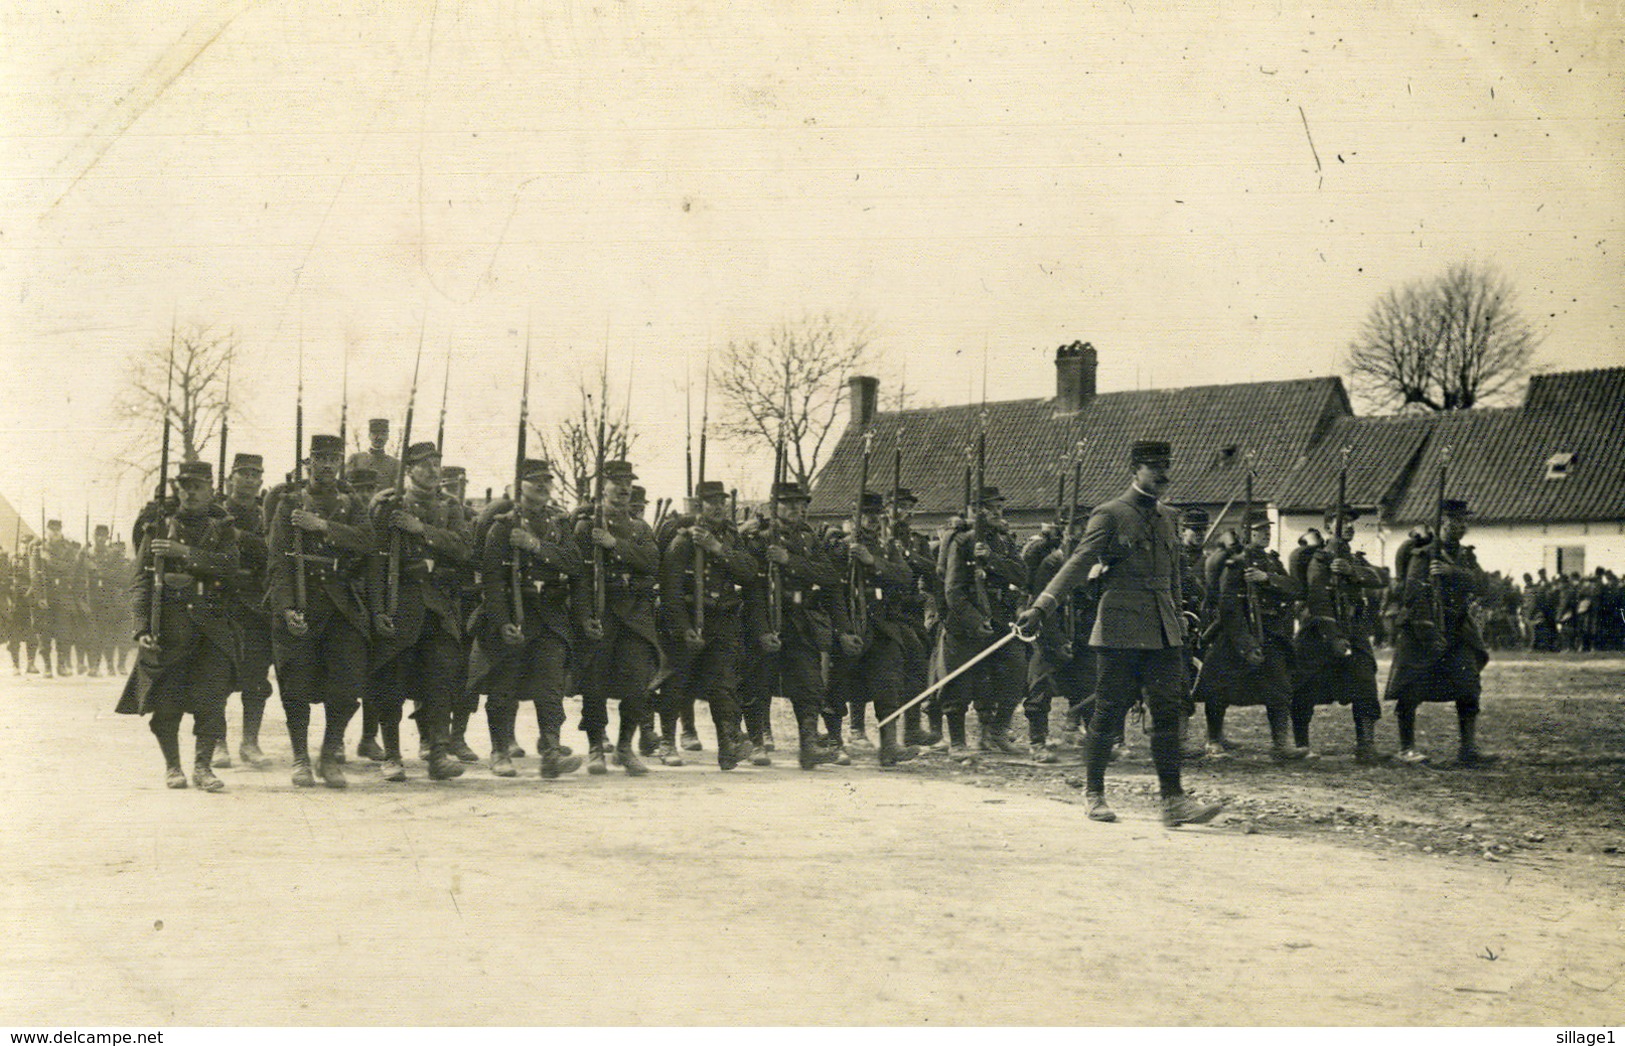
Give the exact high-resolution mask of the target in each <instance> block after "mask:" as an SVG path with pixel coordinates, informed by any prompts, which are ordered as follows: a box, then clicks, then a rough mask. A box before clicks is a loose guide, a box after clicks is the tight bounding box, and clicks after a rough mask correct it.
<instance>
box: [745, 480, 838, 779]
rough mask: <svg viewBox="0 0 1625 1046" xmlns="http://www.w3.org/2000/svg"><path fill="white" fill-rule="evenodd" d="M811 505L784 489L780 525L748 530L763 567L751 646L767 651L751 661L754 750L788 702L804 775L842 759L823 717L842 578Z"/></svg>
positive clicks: (749, 611)
mask: <svg viewBox="0 0 1625 1046" xmlns="http://www.w3.org/2000/svg"><path fill="white" fill-rule="evenodd" d="M808 500H809V498H808V496H807V493H806V491H804V490H803V489H802V487H801V484H799V483H796V482H792V481H785V482H781V483H779V484H778V485H777V486H776V488H775V490H774V492H773V502H774V503H775V504H776V505H777V510H776V518H773V519H767V520H763V519H759V518H753V519H750V520H747V521H746V522H745V524H744V526H743V527H741V528H740V531H741V534H742V535H743V536H744V537H745V539H746V543H747V547H749V548H750V550H751V553H752V555H753V556H754V557H755V559H756V578H755V580H754V582H753V583H752V584H751V586H750V589H749V600H748V604H747V606H746V612H745V618H746V637H745V638H746V641H747V643H755V645H756V650H757V651H760V653H753V656H752V657H750V658H748V659H746V662H745V664H746V666H747V669H746V677H745V681H744V687H743V689H742V703H743V705H744V713H745V725H746V729H747V731H748V732H749V734H750V739H751V742H752V743H753V744H755V745H762V746H764V747H765V744H764V740H765V736H766V732H767V730H768V727H769V715H770V714H771V700H772V697H773V695H774V694H779V695H781V696H783V697H784V698H786V699H787V700H788V701H789V702H790V707H791V708H792V709H793V710H794V713H795V717H796V728H797V732H798V733H799V735H800V761H801V768H802V769H803V770H814V769H816V768H818V767H819V766H821V765H823V764H825V763H833V762H835V761H836V759H837V756H838V753H837V751H836V750H835V749H834V748H831V747H829V746H827V745H823V744H820V743H819V740H818V717H819V713H820V712H821V711H822V708H823V704H824V695H825V687H824V677H823V666H822V660H823V655H824V654H825V653H826V652H828V651H829V650H830V648H831V646H832V645H833V643H834V640H835V629H834V625H833V623H832V619H833V615H834V614H835V613H836V609H835V602H836V600H837V598H838V595H839V590H840V584H841V575H840V571H839V570H838V569H837V568H836V566H835V564H834V563H833V562H831V561H830V559H829V556H828V554H827V553H826V552H825V551H824V547H823V542H822V540H821V539H820V538H819V537H818V535H817V534H816V533H815V532H814V531H813V529H812V528H811V527H809V526H808V525H807V502H808ZM775 578H776V580H775Z"/></svg>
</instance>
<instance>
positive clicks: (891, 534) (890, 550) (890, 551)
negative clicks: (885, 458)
mask: <svg viewBox="0 0 1625 1046" xmlns="http://www.w3.org/2000/svg"><path fill="white" fill-rule="evenodd" d="M902 489H903V426H902V425H901V424H899V425H898V426H897V431H896V432H895V433H894V434H893V436H892V457H891V511H889V512H887V513H886V555H887V556H896V555H897V523H898V519H897V495H898V493H899V492H901V491H902Z"/></svg>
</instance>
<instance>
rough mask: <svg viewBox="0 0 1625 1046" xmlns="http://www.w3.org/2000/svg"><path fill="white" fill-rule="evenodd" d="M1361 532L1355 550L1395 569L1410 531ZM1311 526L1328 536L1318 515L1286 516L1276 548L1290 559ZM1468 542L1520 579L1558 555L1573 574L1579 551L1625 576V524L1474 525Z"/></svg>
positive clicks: (1489, 565) (1590, 563) (1585, 562)
mask: <svg viewBox="0 0 1625 1046" xmlns="http://www.w3.org/2000/svg"><path fill="white" fill-rule="evenodd" d="M1355 525H1356V526H1357V527H1358V528H1359V533H1358V534H1356V536H1355V539H1354V542H1353V545H1354V547H1355V548H1356V549H1358V550H1360V551H1363V552H1364V553H1365V554H1366V558H1368V559H1370V560H1371V562H1373V563H1377V562H1379V561H1380V562H1381V563H1382V564H1383V565H1384V566H1387V567H1388V568H1389V569H1392V568H1393V565H1394V553H1395V552H1397V551H1398V550H1399V546H1400V545H1401V544H1402V543H1403V542H1404V540H1405V536H1406V534H1407V532H1408V529H1409V528H1401V529H1388V528H1378V527H1376V526H1375V525H1373V524H1372V523H1371V522H1370V521H1369V520H1360V521H1358V522H1357V523H1356V524H1355ZM1310 527H1313V528H1315V529H1316V530H1319V531H1321V532H1322V533H1325V527H1324V526H1322V524H1321V521H1320V519H1319V517H1317V516H1282V517H1281V521H1280V526H1279V527H1277V529H1276V534H1277V539H1276V544H1277V547H1278V548H1279V549H1280V552H1281V555H1282V557H1283V558H1284V557H1285V556H1286V555H1287V554H1288V553H1289V552H1290V551H1291V550H1292V549H1294V548H1296V547H1297V545H1298V538H1299V537H1301V536H1302V535H1303V534H1304V533H1305V532H1306V531H1307V530H1308V529H1309V528H1310ZM1465 540H1466V543H1467V544H1469V545H1472V546H1473V549H1474V551H1475V552H1476V554H1477V555H1478V564H1479V566H1481V567H1483V568H1484V569H1485V570H1499V571H1500V572H1501V573H1503V574H1506V575H1509V576H1511V577H1514V578H1518V577H1521V576H1523V575H1524V574H1525V573H1528V574H1533V573H1535V572H1536V571H1537V570H1539V569H1540V568H1541V567H1545V568H1546V572H1547V574H1548V575H1550V574H1553V573H1555V572H1556V570H1557V569H1558V567H1557V562H1558V556H1557V550H1559V549H1562V550H1564V552H1563V559H1564V563H1563V571H1564V572H1565V573H1573V572H1574V571H1575V569H1577V568H1576V565H1575V563H1574V561H1573V557H1574V553H1573V551H1571V550H1575V549H1578V550H1579V556H1580V558H1581V560H1582V562H1581V563H1580V565H1579V567H1578V569H1580V570H1582V571H1583V572H1584V573H1588V574H1589V573H1591V572H1592V571H1594V570H1596V568H1598V567H1607V568H1608V569H1609V570H1612V571H1613V572H1614V573H1616V574H1620V573H1625V520H1621V521H1616V522H1612V523H1551V524H1490V523H1474V522H1472V521H1471V520H1469V521H1468V529H1467V537H1466V539H1465Z"/></svg>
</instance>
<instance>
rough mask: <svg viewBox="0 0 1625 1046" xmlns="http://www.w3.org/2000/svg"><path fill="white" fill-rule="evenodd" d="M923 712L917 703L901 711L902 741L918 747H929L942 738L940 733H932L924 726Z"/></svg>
mask: <svg viewBox="0 0 1625 1046" xmlns="http://www.w3.org/2000/svg"><path fill="white" fill-rule="evenodd" d="M924 715H925V713H924V712H922V711H921V710H920V706H919V705H917V704H916V705H914V706H913V707H911V708H910V709H909V710H908V711H906V712H904V713H903V743H904V744H906V745H916V746H918V747H920V748H930V747H931V746H932V745H934V744H936V743H937V742H939V741H941V740H942V734H940V733H932V732H931V731H929V730H927V729H926V728H925V723H924Z"/></svg>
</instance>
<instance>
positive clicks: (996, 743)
mask: <svg viewBox="0 0 1625 1046" xmlns="http://www.w3.org/2000/svg"><path fill="white" fill-rule="evenodd" d="M976 748H977V750H978V751H982V752H994V753H997V754H999V755H1025V754H1026V753H1025V752H1023V751H1022V748H1021V746H1020V745H1018V744H1016V743H1015V742H1013V741H1011V740H1010V735H1008V734H1006V733H1005V732H1004V730H1003V729H1001V728H1000V727H999V726H998V724H997V723H984V724H982V726H981V733H980V734H979V735H978V738H977V742H976Z"/></svg>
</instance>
